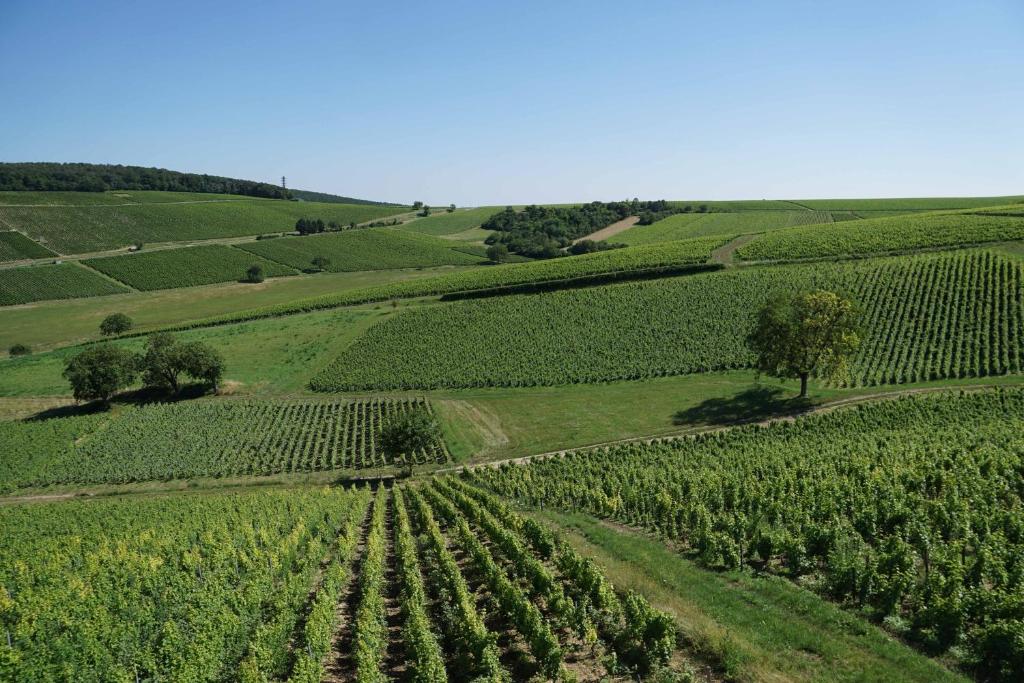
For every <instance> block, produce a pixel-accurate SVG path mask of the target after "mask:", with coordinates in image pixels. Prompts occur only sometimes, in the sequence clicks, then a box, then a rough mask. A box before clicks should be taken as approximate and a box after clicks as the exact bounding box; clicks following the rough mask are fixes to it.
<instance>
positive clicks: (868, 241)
mask: <svg viewBox="0 0 1024 683" xmlns="http://www.w3.org/2000/svg"><path fill="white" fill-rule="evenodd" d="M1020 239H1024V217H1022V216H993V215H977V214H969V213H954V214H925V215H907V216H892V217H889V218H876V219H872V220H864V221H844V222H842V223H838V224H836V225H832V226H825V227H820V226H815V227H811V226H808V227H803V228H790V229H788V230H778V231H775V232H772V233H769V234H766V235H762V236H760V237H758V238H757V239H756V240H754V241H753V242H750V243H749V244H746V245H744V246H743V247H740V249H739V250H738V252H737V254H738V255H739V257H740V258H743V259H747V260H752V261H780V260H787V259H804V258H823V257H844V256H866V255H871V254H884V253H890V252H901V251H911V250H915V249H928V248H934V247H957V246H963V245H972V244H981V243H985V242H999V241H1003V240H1020Z"/></svg>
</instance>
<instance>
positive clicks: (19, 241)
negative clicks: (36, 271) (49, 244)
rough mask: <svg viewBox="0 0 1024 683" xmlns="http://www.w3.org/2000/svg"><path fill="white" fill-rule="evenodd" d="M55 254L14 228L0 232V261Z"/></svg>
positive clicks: (44, 256)
mask: <svg viewBox="0 0 1024 683" xmlns="http://www.w3.org/2000/svg"><path fill="white" fill-rule="evenodd" d="M54 255H55V254H54V253H53V252H52V251H50V250H49V249H47V248H46V247H44V246H42V245H41V244H36V243H35V242H33V241H32V240H30V239H29V238H27V237H25V236H24V235H22V234H21V233H20V232H15V231H14V230H5V231H3V232H0V261H18V260H21V259H33V258H46V257H48V256H54Z"/></svg>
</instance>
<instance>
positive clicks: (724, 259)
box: [708, 233, 759, 266]
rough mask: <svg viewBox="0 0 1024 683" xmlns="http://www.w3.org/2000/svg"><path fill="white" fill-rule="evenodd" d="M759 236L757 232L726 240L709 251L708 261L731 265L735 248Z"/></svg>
mask: <svg viewBox="0 0 1024 683" xmlns="http://www.w3.org/2000/svg"><path fill="white" fill-rule="evenodd" d="M758 236H759V233H751V234H748V235H740V236H739V237H737V238H736V239H733V240H730V241H729V242H726V243H725V244H723V245H722V246H720V247H719V248H718V249H715V250H714V251H713V252H711V256H710V257H709V258H708V263H721V264H724V265H727V266H728V265H733V256H734V255H735V254H736V250H737V249H739V248H740V247H742V246H743V245H744V244H747V243H748V242H752V241H753V240H754V239H756V238H757V237H758Z"/></svg>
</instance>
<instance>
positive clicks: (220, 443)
mask: <svg viewBox="0 0 1024 683" xmlns="http://www.w3.org/2000/svg"><path fill="white" fill-rule="evenodd" d="M415 408H422V409H426V410H429V405H428V404H426V403H425V402H424V401H422V400H417V399H396V400H391V399H382V400H378V399H373V400H368V401H355V402H353V401H294V400H291V401H257V400H209V401H192V402H189V401H182V402H179V403H162V404H161V403H154V404H149V405H145V406H141V407H138V408H128V407H125V408H122V409H120V410H119V411H117V412H116V413H113V414H99V415H97V414H87V415H83V416H76V417H54V418H51V419H47V420H41V421H35V422H0V443H4V444H7V445H8V446H9V447H10V448H11V451H10V455H9V456H8V457H6V458H5V459H4V467H3V472H2V476H0V490H5V491H10V490H14V489H17V488H24V487H42V486H49V485H52V484H123V483H127V482H135V481H154V480H156V481H166V480H171V479H191V478H196V477H231V476H236V477H237V476H244V475H270V474H280V473H294V472H319V471H327V470H338V469H347V470H355V469H363V468H370V467H378V468H380V467H386V466H389V465H393V464H395V463H394V462H393V460H392V459H390V458H387V457H385V456H384V454H383V453H381V452H380V450H379V448H378V447H376V446H375V439H376V438H377V436H378V435H379V433H380V429H381V425H382V424H383V422H384V421H386V420H387V419H389V418H390V417H392V416H394V415H396V414H400V413H404V412H407V411H409V410H412V409H415ZM412 457H413V459H414V461H415V462H417V463H418V464H425V463H428V462H430V463H441V462H444V461H446V460H447V459H448V451H447V449H446V448H445V446H444V444H443V443H437V444H435V445H434V447H433V448H431V449H430V450H428V451H421V452H418V453H415V454H413V456H412Z"/></svg>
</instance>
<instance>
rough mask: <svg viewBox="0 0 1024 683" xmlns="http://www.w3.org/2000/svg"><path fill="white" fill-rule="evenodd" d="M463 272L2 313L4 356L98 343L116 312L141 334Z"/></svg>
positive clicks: (352, 277)
mask: <svg viewBox="0 0 1024 683" xmlns="http://www.w3.org/2000/svg"><path fill="white" fill-rule="evenodd" d="M459 270H461V268H458V267H452V266H446V267H443V268H435V269H423V270H380V271H368V272H356V273H320V274H317V275H315V276H313V277H292V278H278V279H273V280H267V281H266V282H263V283H261V284H242V283H231V284H223V285H210V286H205V287H193V288H189V289H184V290H183V289H177V290H162V291H155V292H143V293H132V294H124V295H114V296H105V297H94V298H91V299H78V300H76V301H73V302H72V301H47V302H43V303H38V304H33V305H31V306H18V307H13V308H12V307H8V308H2V309H0V354H2V353H6V351H7V348H8V347H9V346H10V345H11V344H15V343H18V342H20V343H25V344H30V345H31V346H33V347H34V348H37V349H39V350H43V349H47V348H54V347H56V346H64V345H67V344H74V343H78V342H83V341H87V340H89V339H96V338H98V337H99V329H98V328H99V324H100V321H101V320H103V318H104V317H106V316H107V315H109V314H111V313H116V312H123V313H126V314H127V315H128V316H130V317H131V318H132V319H133V320H134V321H135V324H136V326H137V327H139V328H142V329H153V328H157V327H165V326H168V325H175V324H180V323H183V322H186V321H188V320H194V319H196V318H205V317H209V316H216V315H226V314H231V313H234V312H237V311H243V310H248V309H251V308H255V307H260V306H273V305H279V304H285V303H288V302H291V301H295V300H301V299H303V298H307V297H313V296H321V295H325V294H335V293H339V292H344V291H348V290H356V289H361V288H364V287H372V286H378V285H381V284H386V283H392V282H398V281H401V280H411V279H418V278H429V277H431V276H437V275H439V274H441V273H452V272H458V271H459ZM2 272H3V271H0V278H2Z"/></svg>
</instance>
